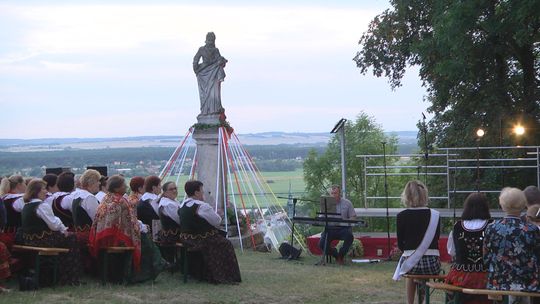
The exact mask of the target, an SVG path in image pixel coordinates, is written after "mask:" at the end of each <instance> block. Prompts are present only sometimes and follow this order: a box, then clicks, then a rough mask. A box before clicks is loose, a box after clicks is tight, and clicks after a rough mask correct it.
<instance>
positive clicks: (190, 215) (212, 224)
mask: <svg viewBox="0 0 540 304" xmlns="http://www.w3.org/2000/svg"><path fill="white" fill-rule="evenodd" d="M184 189H185V191H186V194H187V196H188V198H187V199H185V200H184V201H183V202H182V204H181V205H180V209H178V216H179V218H180V232H181V233H180V239H181V241H182V243H184V244H185V245H187V246H188V248H190V249H192V250H196V251H200V252H201V254H202V257H203V276H204V277H203V279H204V280H206V281H208V282H210V283H214V284H220V283H229V284H234V283H239V282H241V281H242V280H241V278H240V268H239V267H238V261H237V260H236V254H235V252H234V248H233V246H232V244H231V242H230V241H229V240H228V239H226V238H225V237H224V236H223V235H222V234H221V233H220V231H219V229H218V228H217V227H218V226H219V224H220V223H221V217H220V216H219V215H218V214H217V213H216V212H215V211H214V209H212V207H211V206H210V205H208V204H207V203H205V202H204V194H203V193H204V191H203V183H202V182H200V181H196V180H192V181H188V182H186V184H185V186H184Z"/></svg>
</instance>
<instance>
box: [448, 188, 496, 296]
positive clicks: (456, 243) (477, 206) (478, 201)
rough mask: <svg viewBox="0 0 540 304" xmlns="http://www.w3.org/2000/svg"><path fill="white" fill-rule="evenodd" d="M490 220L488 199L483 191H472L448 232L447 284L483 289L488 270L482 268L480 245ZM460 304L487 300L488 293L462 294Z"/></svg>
mask: <svg viewBox="0 0 540 304" xmlns="http://www.w3.org/2000/svg"><path fill="white" fill-rule="evenodd" d="M490 222H491V215H490V213H489V205H488V199H487V197H486V195H485V194H483V193H479V192H478V193H471V194H470V195H469V196H468V197H467V199H466V200H465V203H464V206H463V213H462V215H461V220H460V221H457V222H456V223H455V225H454V228H453V229H452V231H451V232H450V235H448V243H447V249H448V254H450V255H451V256H452V257H453V263H452V266H451V268H450V272H449V273H448V275H447V276H446V283H448V284H452V285H455V286H459V287H464V288H474V289H484V288H485V287H486V283H487V269H485V268H484V260H483V252H482V246H483V242H484V230H485V229H486V227H487V225H488V224H489V223H490ZM461 297H462V301H463V302H462V303H486V304H487V303H490V301H489V300H488V298H487V296H475V295H465V294H463V295H461Z"/></svg>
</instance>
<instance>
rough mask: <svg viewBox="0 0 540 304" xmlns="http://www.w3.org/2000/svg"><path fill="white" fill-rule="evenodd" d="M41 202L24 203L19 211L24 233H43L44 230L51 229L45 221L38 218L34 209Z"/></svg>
mask: <svg viewBox="0 0 540 304" xmlns="http://www.w3.org/2000/svg"><path fill="white" fill-rule="evenodd" d="M41 203H42V202H34V203H26V204H25V205H24V208H23V210H22V212H21V223H22V226H21V230H22V233H23V236H24V235H34V234H43V232H45V231H51V230H50V229H49V226H47V223H45V221H44V220H43V219H42V218H40V217H39V216H38V215H37V213H36V211H37V208H38V207H39V205H40V204H41Z"/></svg>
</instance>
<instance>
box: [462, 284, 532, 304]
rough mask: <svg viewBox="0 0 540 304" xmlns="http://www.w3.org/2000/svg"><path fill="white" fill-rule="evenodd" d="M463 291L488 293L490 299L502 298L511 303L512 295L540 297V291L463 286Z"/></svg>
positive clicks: (507, 303) (473, 293)
mask: <svg viewBox="0 0 540 304" xmlns="http://www.w3.org/2000/svg"><path fill="white" fill-rule="evenodd" d="M463 293H466V294H472V295H487V296H488V298H489V299H490V300H496V301H500V300H501V299H502V301H503V303H505V304H509V303H510V299H509V297H510V296H515V297H534V298H540V292H524V291H516V290H491V289H470V288H463Z"/></svg>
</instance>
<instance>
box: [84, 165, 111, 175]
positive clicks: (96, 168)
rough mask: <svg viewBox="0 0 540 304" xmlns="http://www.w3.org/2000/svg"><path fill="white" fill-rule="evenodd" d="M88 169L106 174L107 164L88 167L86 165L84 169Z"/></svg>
mask: <svg viewBox="0 0 540 304" xmlns="http://www.w3.org/2000/svg"><path fill="white" fill-rule="evenodd" d="M90 169H94V170H96V171H97V172H99V174H101V176H107V166H88V167H86V170H90Z"/></svg>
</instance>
